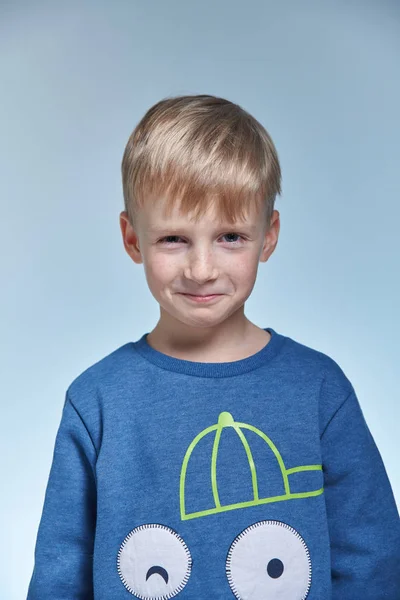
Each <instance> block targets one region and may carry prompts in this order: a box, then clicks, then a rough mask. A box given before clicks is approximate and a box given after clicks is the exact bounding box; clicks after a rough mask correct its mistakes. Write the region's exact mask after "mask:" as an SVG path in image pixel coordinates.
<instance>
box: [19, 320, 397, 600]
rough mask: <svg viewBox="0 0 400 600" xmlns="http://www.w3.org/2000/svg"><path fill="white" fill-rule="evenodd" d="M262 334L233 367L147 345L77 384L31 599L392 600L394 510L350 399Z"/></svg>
mask: <svg viewBox="0 0 400 600" xmlns="http://www.w3.org/2000/svg"><path fill="white" fill-rule="evenodd" d="M266 330H268V331H269V332H270V333H271V335H272V337H271V339H270V341H269V343H268V344H267V345H266V346H265V347H264V348H263V349H261V350H260V351H259V352H257V353H256V354H254V355H252V356H250V357H248V358H245V359H242V360H239V361H234V362H228V363H199V362H192V361H186V360H180V359H176V358H173V357H171V356H167V355H165V354H162V353H160V352H158V351H157V350H155V349H154V348H152V347H151V346H150V345H149V344H148V343H147V341H146V335H147V334H144V335H143V336H142V337H141V338H140V339H139V340H137V341H136V342H129V343H127V344H125V345H123V346H121V347H120V348H118V349H117V350H115V351H113V352H112V353H110V354H109V355H107V356H106V357H104V358H103V359H102V360H100V361H99V362H97V363H96V364H94V365H92V366H90V367H89V368H87V369H86V370H85V371H84V372H83V373H81V374H80V375H79V376H78V377H77V378H76V379H75V380H74V381H73V382H72V383H71V385H70V386H69V387H68V390H67V392H66V397H65V403H64V407H63V412H62V418H61V423H60V426H59V430H58V432H57V437H56V441H55V447H54V456H53V462H52V466H51V470H50V475H49V481H48V485H47V489H46V495H45V501H44V506H43V512H42V516H41V520H40V524H39V529H38V534H37V540H36V547H35V565H34V570H33V574H32V578H31V581H30V586H29V590H28V596H27V600H92V599H95V600H111V599H112V600H128V599H129V598H140V597H142V598H145V597H146V598H154V597H159V598H171V597H175V595H176V596H177V597H178V598H182V600H183V599H184V598H191V599H193V600H199V599H205V598H207V599H208V598H213V599H229V598H234V597H237V598H242V599H243V600H245V599H246V598H248V599H252V600H257V599H258V598H266V599H271V600H273V599H278V598H279V599H280V600H297V599H303V600H304V599H305V598H307V600H322V599H323V600H329V599H330V598H333V599H334V600H361V599H362V600H378V599H385V600H399V598H400V521H399V514H398V511H397V508H396V504H395V499H394V495H393V492H392V488H391V485H390V482H389V479H388V476H387V473H386V470H385V466H384V464H383V461H382V458H381V455H380V453H379V450H378V448H377V446H376V444H375V442H374V439H373V437H372V435H371V432H370V430H369V428H368V426H367V424H366V422H365V419H364V416H363V413H362V410H361V408H360V404H359V401H358V399H357V396H356V393H355V390H354V388H353V386H352V384H351V383H350V381H349V380H348V378H347V377H346V375H345V374H344V372H343V371H342V369H341V368H340V367H339V366H338V364H337V363H336V362H335V361H334V360H333V359H332V358H330V357H329V356H327V355H326V354H323V353H322V352H319V351H317V350H315V349H312V348H310V347H307V346H305V345H303V344H301V343H299V342H297V341H295V340H293V339H292V338H290V337H288V336H284V335H282V334H279V333H278V332H277V331H275V330H274V329H272V328H270V327H268V328H266ZM221 415H222V416H221ZM218 422H219V423H220V425H221V424H222V425H221V427H222V428H221V427H220V429H219V430H218V429H217V428H216V427H214V428H213V426H217V424H218ZM233 424H235V426H233ZM209 428H210V429H209ZM218 431H219V435H220V437H219V445H218V446H216V439H217V435H218ZM200 434H202V435H200ZM196 440H197V442H196ZM267 440H269V442H270V443H269V442H268V441H267ZM189 448H191V449H192V451H191V453H190V454H189V455H188V454H187V451H188V449H189ZM215 448H216V450H215ZM213 449H214V458H213ZM185 456H186V459H187V462H186V471H185V477H184V479H183V481H184V486H183V489H184V492H185V494H184V502H185V508H184V511H183V512H181V508H182V506H181V502H182V494H181V492H182V481H181V470H182V466H183V463H184V460H185ZM188 456H189V458H188ZM215 457H216V462H215ZM213 460H214V463H213ZM212 464H214V471H213V466H212ZM251 464H252V465H253V467H252V466H251ZM307 466H308V467H311V468H308V469H307V468H306V469H303V470H301V469H300V470H298V467H307ZM290 469H291V470H292V471H290ZM287 470H289V472H288V471H287ZM283 472H284V473H286V477H287V481H286V485H289V487H290V494H292V495H291V496H290V497H288V496H287V491H288V488H287V487H285V481H284V479H283V476H282V474H283ZM212 473H214V475H216V480H215V481H214V483H215V484H216V487H215V486H214V489H212V483H211V482H212ZM255 485H256V487H257V492H256V494H255V487H254V486H255ZM216 489H217V493H218V495H217V496H216V495H215V493H214V492H215V490H216ZM318 490H320V491H319V492H318ZM310 492H315V495H308V496H302V495H301V494H305V493H310ZM295 494H299V496H295ZM255 498H257V499H258V500H257V502H255V500H254V499H255ZM274 498H275V499H274ZM279 498H280V499H279ZM260 500H261V501H260ZM241 503H243V504H244V506H242V507H239V508H238V507H236V508H232V507H235V505H236V504H239V505H240V504H241ZM246 503H247V504H246ZM217 507H219V508H218V510H219V512H215V511H216V508H217ZM227 507H230V508H229V509H228V508H227ZM207 511H208V512H207ZM213 511H214V512H213ZM204 513H205V514H204ZM193 515H197V516H193ZM136 528H137V529H136ZM139 533H140V534H143V535H144V536H147V537H144V538H143V539H144V540H145V542H144V544H145V545H144V546H142V547H140V545H138V544H139V542H138V541H137V540H138V539H139V537H138V534H139ZM164 534H165V536H166V537H165V540H166V545H165V547H164V545H163V543H161V542H158V541H157V540H161V537H160V536H161V535H164ZM253 534H254V535H256V534H258V538H257V539H256V537H251V536H252V535H253ZM285 536H286V537H285ZM257 540H258V541H257ZM282 540H283V541H282ZM169 544H172V546H170V545H169ZM260 544H261V545H260ZM174 548H175V549H176V550H174ZM171 549H172V550H171ZM147 553H150V554H151V553H153V554H152V556H154V560H153V562H152V561H151V560H150V562H149V559H148V557H147ZM123 560H124V561H125V562H124V563H123V564H122V561H123ZM146 560H147V562H146ZM129 561H131V562H129ZM186 561H187V562H186ZM135 565H136V566H135ZM167 565H168V568H169V572H168V569H167V568H166V567H167ZM135 568H137V569H138V570H139V571H140V569H142V570H143V573H141V580H140V582H139V576H137V579H135V580H133V575H132V573H134V572H135ZM185 568H186V571H185ZM179 569H181V572H182V573H183V572H184V573H185V575H184V577H183V578H182V581H181V583H180V585H177V586H176V589H175V591H174V590H173V589H172V587H173V585H175V584H176V582H177V581H179V576H180V575H179V572H180V571H179ZM182 569H183V571H182ZM135 573H138V572H135ZM146 576H147V580H146ZM174 578H175V579H174ZM136 581H137V582H138V583H137V584H136ZM174 582H175V583H174ZM155 585H158V586H161V587H162V586H165V593H164V594H163V595H159V596H155V595H154V592H153V595H152V594H151V592H150V591H149V592H148V595H147V596H146V595H145V594H144V592H143V590H144V589H145V588H146V586H149V589H154V588H151V586H155ZM135 586H138V587H135ZM168 586H169V587H168ZM159 589H161V588H159ZM135 590H136V592H135ZM140 590H141V591H140Z"/></svg>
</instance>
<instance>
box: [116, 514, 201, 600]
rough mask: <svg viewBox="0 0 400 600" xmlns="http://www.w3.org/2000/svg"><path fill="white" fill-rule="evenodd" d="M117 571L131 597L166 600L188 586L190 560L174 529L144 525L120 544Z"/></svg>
mask: <svg viewBox="0 0 400 600" xmlns="http://www.w3.org/2000/svg"><path fill="white" fill-rule="evenodd" d="M117 568H118V573H119V576H120V578H121V580H122V583H123V584H124V586H125V587H126V589H127V590H128V591H129V592H130V593H131V594H134V595H135V596H137V597H138V598H142V599H143V600H167V599H168V598H173V597H174V596H176V595H177V594H179V592H180V591H181V590H182V589H183V588H184V587H185V585H186V584H187V582H188V579H189V577H190V572H191V568H192V558H191V555H190V552H189V549H188V547H187V545H186V544H185V542H184V541H183V539H182V538H181V537H180V536H179V535H178V534H177V533H176V532H175V531H174V530H173V529H171V528H169V527H166V526H165V525H159V524H157V523H156V524H145V525H140V526H139V527H136V528H135V529H133V530H132V531H131V532H130V533H129V534H128V535H127V536H126V538H125V539H124V541H123V542H122V544H121V547H120V549H119V552H118V559H117Z"/></svg>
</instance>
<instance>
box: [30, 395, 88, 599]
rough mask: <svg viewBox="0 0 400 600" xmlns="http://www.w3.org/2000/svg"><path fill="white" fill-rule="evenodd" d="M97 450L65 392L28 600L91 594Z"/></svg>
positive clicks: (77, 597) (86, 596)
mask: <svg viewBox="0 0 400 600" xmlns="http://www.w3.org/2000/svg"><path fill="white" fill-rule="evenodd" d="M95 461H96V450H95V447H94V445H93V442H92V439H91V437H90V435H89V432H88V430H87V428H86V426H85V424H84V422H83V420H82V418H81V417H80V415H79V413H78V412H77V410H76V408H75V407H74V405H73V404H72V401H71V399H70V397H69V396H68V391H67V393H66V396H65V402H64V406H63V412H62V417H61V422H60V425H59V428H58V431H57V436H56V440H55V445H54V453H53V461H52V465H51V469H50V474H49V479H48V483H47V488H46V492H45V499H44V505H43V510H42V515H41V519H40V523H39V527H38V533H37V538H36V546H35V553H34V568H33V574H32V577H31V581H30V584H29V588H28V596H27V600H56V599H57V600H90V599H93V583H92V581H93V577H92V560H93V544H94V534H95V526H96V474H95Z"/></svg>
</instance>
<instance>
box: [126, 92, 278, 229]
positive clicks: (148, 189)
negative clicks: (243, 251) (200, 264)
mask: <svg viewBox="0 0 400 600" xmlns="http://www.w3.org/2000/svg"><path fill="white" fill-rule="evenodd" d="M121 171H122V184H123V195H124V203H125V210H126V211H127V213H128V218H129V221H130V223H131V224H132V225H134V223H135V220H136V215H137V212H138V210H140V208H142V207H143V205H144V203H145V202H146V205H147V203H149V202H154V201H157V198H161V197H162V198H163V199H164V200H165V203H166V204H165V210H166V212H167V213H169V212H170V210H171V209H172V207H173V205H175V204H176V202H177V201H178V202H179V204H180V206H179V210H180V211H181V212H182V213H183V214H185V215H188V214H189V212H192V211H193V212H194V216H195V219H196V218H198V217H199V216H201V215H202V214H204V211H206V210H207V207H208V206H209V201H211V200H212V201H214V202H215V203H216V214H217V218H220V219H221V220H223V219H226V220H227V221H228V222H230V223H234V222H235V221H237V220H238V219H240V218H245V213H246V212H247V210H248V209H249V208H250V204H253V206H255V208H256V210H257V211H260V212H261V211H263V210H264V213H263V214H264V217H263V218H265V224H266V225H267V226H269V224H270V219H271V215H272V212H273V210H274V203H275V199H276V196H277V194H281V169H280V164H279V159H278V154H277V151H276V148H275V146H274V143H273V141H272V139H271V137H270V135H269V134H268V132H267V131H266V129H265V128H264V127H263V126H262V125H261V124H260V123H259V122H258V121H257V120H256V119H255V118H254V117H253V116H251V115H250V114H249V113H248V112H247V111H245V110H244V109H243V108H242V107H241V106H239V105H238V104H234V103H233V102H230V101H229V100H225V99H224V98H219V97H216V96H210V95H192V96H175V97H167V98H164V99H163V100H160V101H159V102H157V103H156V104H154V105H153V106H152V107H151V108H150V109H149V110H148V111H147V112H146V114H145V115H144V116H143V117H142V119H141V120H140V122H139V123H138V124H137V126H136V127H135V129H134V130H133V132H132V134H131V135H130V137H129V140H128V143H127V145H126V148H125V151H124V155H123V159H122V165H121Z"/></svg>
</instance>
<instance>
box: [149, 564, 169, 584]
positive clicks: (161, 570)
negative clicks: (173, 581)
mask: <svg viewBox="0 0 400 600" xmlns="http://www.w3.org/2000/svg"><path fill="white" fill-rule="evenodd" d="M155 573H158V575H161V577H162V578H163V579H164V581H165V583H168V573H167V571H166V570H165V569H164V567H159V566H154V567H151V569H149V570H148V571H147V574H146V581H147V580H148V579H149V577H151V576H152V575H154V574H155Z"/></svg>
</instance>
